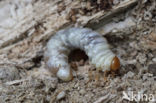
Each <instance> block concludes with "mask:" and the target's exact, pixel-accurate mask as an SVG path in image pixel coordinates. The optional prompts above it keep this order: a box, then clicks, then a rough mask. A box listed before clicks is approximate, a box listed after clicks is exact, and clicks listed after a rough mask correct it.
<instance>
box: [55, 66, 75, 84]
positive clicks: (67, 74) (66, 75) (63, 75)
mask: <svg viewBox="0 0 156 103" xmlns="http://www.w3.org/2000/svg"><path fill="white" fill-rule="evenodd" d="M57 76H58V77H59V79H61V80H62V81H66V82H67V81H70V80H72V79H73V74H72V71H71V70H69V71H68V70H65V69H60V70H59V71H58V72H57Z"/></svg>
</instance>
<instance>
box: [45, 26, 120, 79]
mask: <svg viewBox="0 0 156 103" xmlns="http://www.w3.org/2000/svg"><path fill="white" fill-rule="evenodd" d="M76 48H79V49H81V50H83V51H85V53H86V54H87V56H88V57H89V60H90V63H91V64H93V65H95V67H96V69H98V70H101V71H103V72H104V71H110V70H111V71H116V70H118V69H119V67H120V61H119V59H118V57H117V56H116V55H115V54H114V53H113V52H112V51H111V50H110V49H109V44H108V43H107V40H106V39H105V38H104V37H102V36H101V35H100V34H99V33H97V32H95V31H92V30H91V29H89V28H69V29H63V30H60V31H58V32H57V33H56V34H55V35H54V36H52V37H51V39H50V40H49V42H48V43H47V49H46V51H45V54H44V57H45V60H46V65H47V68H48V69H49V71H51V72H52V73H55V74H56V75H57V77H58V78H59V79H61V80H63V81H70V80H71V79H72V78H73V74H72V69H71V68H70V65H69V64H68V55H69V53H70V52H71V51H72V50H74V49H76Z"/></svg>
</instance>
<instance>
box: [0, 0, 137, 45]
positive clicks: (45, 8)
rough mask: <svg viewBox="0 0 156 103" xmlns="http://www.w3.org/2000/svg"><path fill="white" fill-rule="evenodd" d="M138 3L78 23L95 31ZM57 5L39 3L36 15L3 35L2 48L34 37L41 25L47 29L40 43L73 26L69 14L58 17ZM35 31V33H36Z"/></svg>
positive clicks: (41, 36)
mask: <svg viewBox="0 0 156 103" xmlns="http://www.w3.org/2000/svg"><path fill="white" fill-rule="evenodd" d="M136 2H137V0H129V1H126V2H123V3H121V4H119V5H117V6H115V7H113V8H112V10H110V11H108V12H106V11H100V12H97V13H96V14H95V15H92V16H81V17H79V18H78V19H77V21H78V22H79V23H80V25H81V26H87V27H88V26H89V27H91V28H94V29H95V28H97V26H99V24H98V25H96V26H95V23H96V22H97V21H100V22H101V21H108V20H109V18H110V16H113V15H115V14H116V13H117V12H121V11H124V10H126V9H127V8H129V7H131V6H132V5H134V4H136ZM57 3H58V2H52V3H51V4H49V5H46V4H45V3H40V2H39V3H37V4H36V5H35V6H34V10H36V11H35V12H34V13H32V14H30V15H28V16H26V17H25V18H24V19H23V20H21V21H20V22H19V23H18V24H17V25H16V26H15V27H14V28H12V29H10V30H9V31H7V32H5V33H3V35H1V37H0V38H1V42H0V48H4V47H7V46H10V45H13V44H14V43H17V42H19V41H21V40H23V39H25V38H27V37H30V36H32V35H30V32H31V31H33V30H34V29H35V27H36V26H39V25H43V24H44V28H46V30H44V33H40V34H38V35H40V36H38V38H39V41H40V40H43V39H44V40H46V39H47V38H49V36H51V35H52V34H54V32H55V31H57V30H58V29H60V28H64V27H67V26H71V22H70V21H69V20H66V18H65V17H66V16H67V15H68V14H67V13H66V14H63V15H58V14H57V13H56V11H58V8H57V5H56V4H57ZM79 5H80V4H79V2H78V1H75V2H73V3H72V2H70V3H68V5H67V7H68V9H71V8H73V7H75V6H76V7H77V6H79ZM64 11H65V10H64ZM62 12H63V11H62ZM48 19H49V20H48ZM46 20H47V21H48V22H46V23H44V21H46ZM102 23H103V22H102ZM46 24H47V25H46ZM35 30H36V29H35ZM35 30H34V32H36V31H35ZM32 34H35V33H32ZM8 35H9V36H8Z"/></svg>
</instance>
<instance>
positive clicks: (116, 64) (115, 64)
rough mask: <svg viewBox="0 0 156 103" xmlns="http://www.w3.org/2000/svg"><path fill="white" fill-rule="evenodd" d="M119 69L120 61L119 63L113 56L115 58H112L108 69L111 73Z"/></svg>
mask: <svg viewBox="0 0 156 103" xmlns="http://www.w3.org/2000/svg"><path fill="white" fill-rule="evenodd" d="M119 67H120V61H119V59H118V57H117V56H115V57H114V58H113V60H112V62H111V66H110V69H111V70H112V71H117V70H118V69H119Z"/></svg>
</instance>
